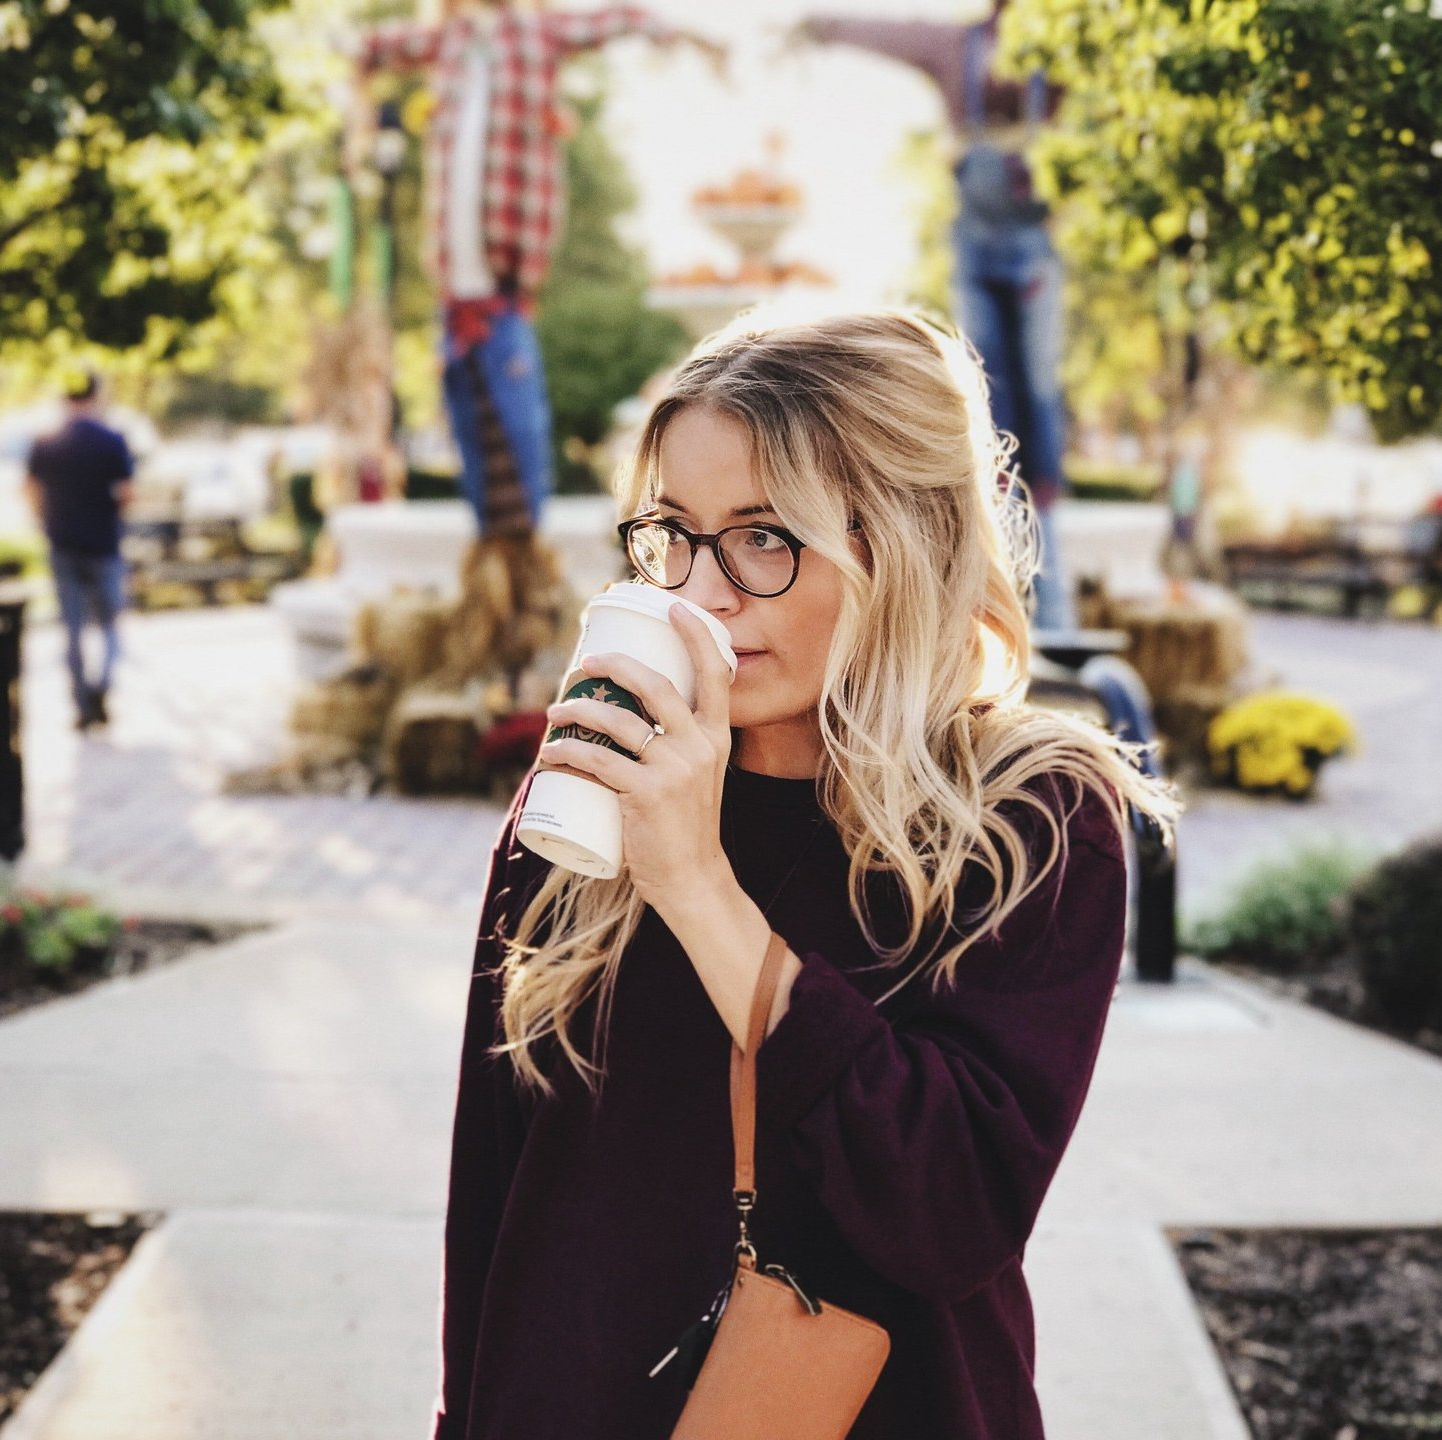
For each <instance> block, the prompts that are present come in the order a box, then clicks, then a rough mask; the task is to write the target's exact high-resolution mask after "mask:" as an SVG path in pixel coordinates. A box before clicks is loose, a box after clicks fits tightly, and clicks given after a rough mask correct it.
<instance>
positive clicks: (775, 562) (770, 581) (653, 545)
mask: <svg viewBox="0 0 1442 1440" xmlns="http://www.w3.org/2000/svg"><path fill="white" fill-rule="evenodd" d="M853 528H854V527H853ZM616 530H617V533H618V534H619V535H620V537H621V540H622V542H623V543H624V544H625V546H626V553H627V554H628V555H629V556H630V557H631V563H632V564H633V565H635V567H636V569H637V570H638V571H639V572H640V574H641V578H642V579H643V580H646V581H649V582H650V583H651V584H652V585H659V586H660V587H661V589H663V590H679V589H680V588H681V586H683V585H684V584H685V583H686V581H687V580H689V579H690V577H691V566H692V565H693V564H694V563H695V561H696V547H697V546H698V545H705V546H706V547H707V548H708V549H709V550H710V551H711V553H712V554H713V555H714V556H715V557H716V563H717V564H718V565H720V567H721V572H722V574H724V575H725V576H726V578H727V579H728V580H729V581H730V582H731V583H732V584H733V585H734V586H735V587H736V588H737V589H738V590H744V591H745V592H746V594H748V595H756V596H759V597H760V598H762V599H766V600H769V599H772V598H773V597H775V596H777V595H784V594H785V593H786V592H787V591H788V590H789V589H790V588H791V587H792V586H793V585H794V584H795V583H796V575H797V572H798V571H799V570H800V568H801V552H802V550H804V549H805V548H806V542H805V541H804V540H798V539H797V538H796V536H794V535H793V534H792V533H791V532H790V531H789V530H783V529H782V528H781V527H780V526H779V525H728V526H727V527H726V528H725V529H724V530H718V531H717V532H716V533H715V534H714V535H693V534H692V533H691V531H689V530H686V529H683V528H682V527H681V526H680V525H679V524H677V523H676V522H675V521H674V520H657V519H654V518H652V517H649V516H645V515H642V516H638V517H637V518H636V519H634V520H624V521H622V522H621V524H620V525H618V526H617V527H616Z"/></svg>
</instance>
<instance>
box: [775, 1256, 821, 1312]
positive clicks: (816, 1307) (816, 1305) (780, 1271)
mask: <svg viewBox="0 0 1442 1440" xmlns="http://www.w3.org/2000/svg"><path fill="white" fill-rule="evenodd" d="M766 1274H768V1275H774V1276H775V1277H776V1279H778V1280H784V1281H785V1282H786V1283H787V1284H788V1285H789V1286H790V1287H791V1288H792V1289H793V1290H794V1291H795V1292H796V1294H797V1297H798V1298H799V1299H800V1301H801V1303H802V1304H803V1305H804V1306H805V1307H806V1309H807V1312H808V1313H809V1314H811V1315H819V1314H821V1303H820V1301H817V1300H813V1299H812V1298H811V1296H810V1295H808V1294H807V1293H806V1291H804V1290H803V1289H802V1288H801V1282H800V1281H799V1280H798V1279H797V1278H796V1277H795V1276H794V1275H793V1274H792V1273H791V1272H790V1271H789V1270H788V1269H787V1268H786V1267H785V1266H784V1265H768V1266H767V1267H766Z"/></svg>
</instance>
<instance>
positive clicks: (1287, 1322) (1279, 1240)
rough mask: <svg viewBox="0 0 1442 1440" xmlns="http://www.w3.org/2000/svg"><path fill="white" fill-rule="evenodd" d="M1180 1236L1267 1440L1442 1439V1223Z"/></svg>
mask: <svg viewBox="0 0 1442 1440" xmlns="http://www.w3.org/2000/svg"><path fill="white" fill-rule="evenodd" d="M1170 1238H1171V1241H1172V1243H1173V1245H1174V1246H1175V1247H1176V1250H1177V1254H1178V1258H1179V1260H1180V1262H1181V1265H1182V1269H1183V1270H1184V1272H1185V1273H1186V1277H1187V1281H1188V1283H1189V1284H1190V1285H1191V1288H1192V1292H1193V1296H1194V1298H1195V1299H1196V1301H1197V1303H1198V1305H1199V1307H1200V1309H1201V1311H1202V1315H1203V1317H1204V1318H1205V1320H1206V1324H1207V1329H1208V1330H1209V1331H1210V1333H1211V1336H1212V1341H1213V1343H1214V1344H1215V1345H1216V1347H1217V1350H1218V1352H1219V1354H1220V1355H1221V1358H1222V1362H1223V1365H1224V1366H1225V1368H1226V1372H1227V1377H1228V1379H1229V1380H1230V1381H1231V1384H1232V1390H1233V1392H1234V1393H1235V1395H1236V1397H1237V1401H1238V1403H1239V1405H1240V1407H1241V1410H1242V1413H1243V1415H1244V1416H1245V1417H1246V1419H1247V1422H1248V1424H1249V1425H1250V1427H1251V1431H1252V1434H1253V1436H1255V1437H1256V1440H1423V1437H1436V1436H1442V1230H1431V1229H1427V1230H1381V1231H1376V1230H1368V1231H1362V1230H1345V1231H1344V1230H1338V1231H1315V1230H1313V1231H1305V1230H1303V1231H1295V1230H1205V1231H1192V1232H1183V1231H1172V1232H1171V1233H1170Z"/></svg>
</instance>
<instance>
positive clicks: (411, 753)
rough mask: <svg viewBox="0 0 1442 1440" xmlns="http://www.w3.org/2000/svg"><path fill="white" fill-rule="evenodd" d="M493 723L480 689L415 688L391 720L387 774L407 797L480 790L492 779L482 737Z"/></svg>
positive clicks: (387, 732)
mask: <svg viewBox="0 0 1442 1440" xmlns="http://www.w3.org/2000/svg"><path fill="white" fill-rule="evenodd" d="M489 724H490V716H489V714H488V713H487V711H486V708H485V703H484V697H483V692H482V689H481V687H480V686H479V685H471V686H468V687H466V688H465V689H463V690H447V689H441V688H439V687H437V686H434V685H415V686H412V687H411V688H410V689H409V690H407V691H406V692H405V693H404V694H403V695H402V696H401V697H400V699H399V700H398V701H397V702H396V704H395V707H394V708H393V709H392V711H391V714H390V716H389V718H388V719H387V721H386V727H385V737H384V741H383V755H384V759H383V764H384V768H385V773H386V775H387V776H388V777H389V779H390V780H391V782H392V783H393V784H394V785H395V787H396V788H397V789H398V790H400V791H401V792H402V793H404V794H407V795H429V794H435V793H437V792H445V791H456V790H461V791H473V790H477V789H480V788H482V787H483V785H484V783H485V780H486V778H487V777H486V769H485V766H484V765H483V764H482V761H481V757H480V750H479V746H480V738H481V734H482V733H483V731H484V730H485V729H486V727H487V726H488V725H489Z"/></svg>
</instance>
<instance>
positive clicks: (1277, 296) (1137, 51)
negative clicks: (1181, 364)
mask: <svg viewBox="0 0 1442 1440" xmlns="http://www.w3.org/2000/svg"><path fill="white" fill-rule="evenodd" d="M1428 5H1429V0H1392V3H1389V4H1386V5H1382V4H1365V5H1363V4H1357V3H1356V0H1110V3H1108V4H1105V5H1098V4H1096V3H1094V0H1017V3H1016V4H1014V5H1012V6H1011V7H1010V9H1009V11H1008V13H1007V16H1006V19H1005V20H1004V22H1003V35H1004V41H1005V45H1006V48H1007V54H1008V57H1009V60H1010V62H1011V63H1012V64H1014V65H1015V66H1017V67H1019V68H1022V69H1025V68H1030V67H1033V66H1038V65H1039V66H1041V67H1043V68H1045V69H1046V70H1047V72H1048V73H1049V75H1050V76H1051V77H1052V78H1053V79H1054V80H1056V81H1059V82H1060V83H1061V84H1063V85H1065V86H1066V87H1067V89H1068V98H1067V100H1066V102H1065V104H1064V106H1063V110H1062V113H1061V116H1060V123H1059V124H1058V126H1057V127H1056V128H1055V129H1054V130H1052V131H1051V132H1050V133H1048V134H1047V135H1046V136H1045V137H1044V138H1043V139H1042V140H1041V141H1040V142H1039V144H1038V151H1037V159H1038V169H1039V180H1040V183H1041V185H1042V188H1043V190H1044V191H1045V192H1046V193H1049V194H1050V195H1051V196H1052V197H1054V198H1060V199H1062V200H1064V201H1066V202H1067V204H1066V208H1065V213H1064V218H1063V222H1062V224H1061V227H1060V243H1061V245H1062V248H1063V249H1064V250H1065V251H1066V252H1067V253H1068V255H1069V256H1070V257H1071V258H1072V260H1073V261H1074V262H1075V263H1076V264H1077V266H1078V267H1079V269H1081V270H1083V271H1086V272H1091V273H1101V272H1111V273H1113V274H1115V275H1117V276H1118V277H1131V278H1132V280H1133V283H1134V284H1135V286H1136V289H1137V291H1138V293H1142V292H1144V291H1145V289H1146V282H1148V281H1151V282H1153V283H1155V282H1157V280H1158V278H1159V276H1160V272H1161V269H1162V267H1163V265H1164V263H1165V262H1166V260H1167V259H1168V258H1169V257H1170V258H1173V259H1175V258H1176V257H1180V256H1187V257H1189V259H1191V260H1193V261H1195V262H1196V263H1197V264H1198V267H1199V268H1198V276H1199V278H1200V280H1201V283H1202V285H1203V286H1204V287H1205V289H1206V292H1207V293H1208V295H1209V296H1210V300H1211V302H1212V305H1213V307H1214V313H1215V315H1216V317H1217V319H1218V320H1219V322H1220V324H1221V326H1222V338H1223V339H1224V341H1225V342H1226V343H1228V344H1229V345H1230V346H1231V347H1232V348H1233V349H1234V350H1235V351H1236V352H1237V353H1238V354H1239V355H1241V356H1242V357H1243V358H1245V359H1247V360H1249V361H1252V362H1256V363H1259V364H1261V363H1265V364H1268V365H1278V366H1282V367H1286V368H1289V369H1292V370H1295V371H1297V372H1299V373H1302V374H1304V375H1311V376H1318V377H1323V378H1325V380H1326V381H1327V383H1328V386H1329V388H1330V390H1331V393H1332V394H1333V395H1334V396H1335V397H1336V398H1338V399H1345V400H1357V401H1360V402H1361V403H1363V404H1364V405H1365V406H1366V407H1367V409H1368V411H1369V412H1370V413H1371V415H1372V418H1373V421H1374V423H1375V424H1376V426H1377V428H1378V431H1379V433H1380V434H1381V435H1382V436H1383V437H1384V438H1387V439H1395V438H1400V437H1401V436H1404V435H1407V434H1411V433H1415V432H1417V431H1420V430H1423V429H1426V428H1427V427H1429V426H1430V425H1432V424H1433V423H1435V421H1436V419H1437V416H1438V414H1439V411H1442V284H1439V276H1438V257H1442V206H1439V205H1438V203H1437V196H1438V194H1439V193H1442V139H1439V136H1438V132H1437V125H1436V119H1437V116H1438V114H1439V113H1442V25H1439V24H1438V23H1437V20H1436V18H1435V15H1434V14H1430V13H1429V9H1428Z"/></svg>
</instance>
